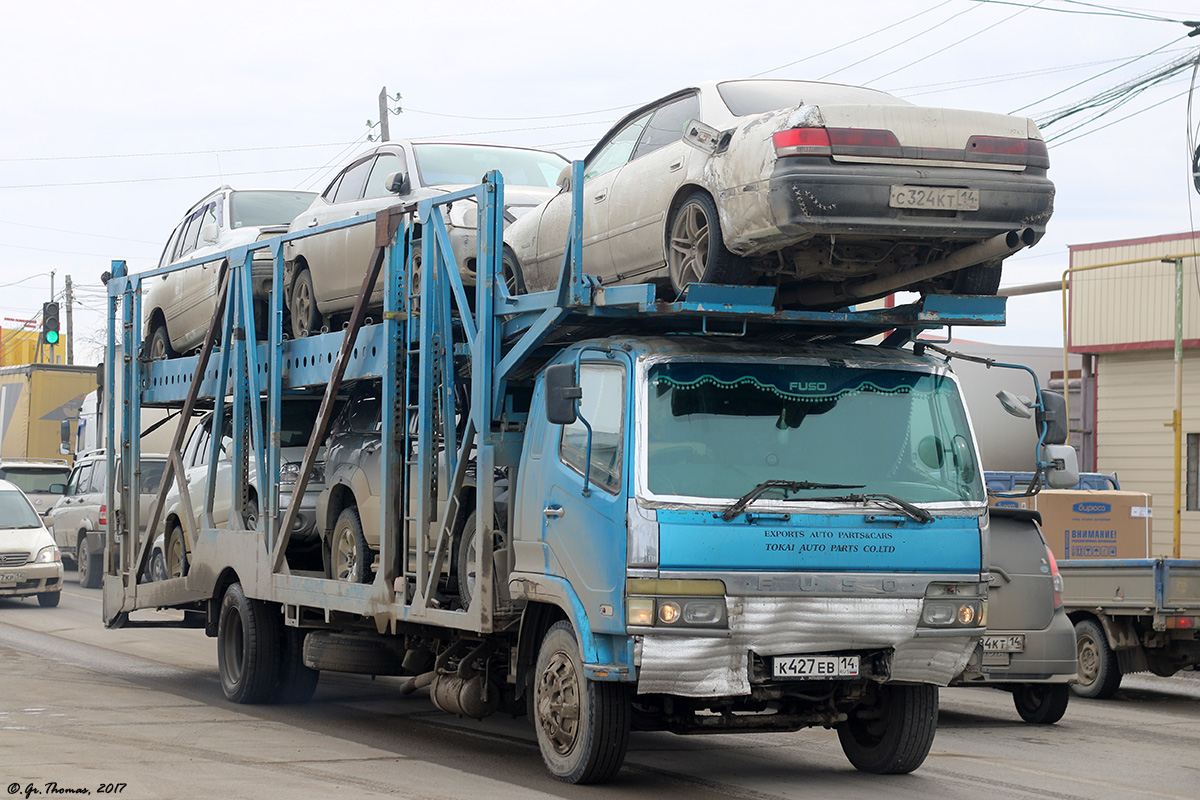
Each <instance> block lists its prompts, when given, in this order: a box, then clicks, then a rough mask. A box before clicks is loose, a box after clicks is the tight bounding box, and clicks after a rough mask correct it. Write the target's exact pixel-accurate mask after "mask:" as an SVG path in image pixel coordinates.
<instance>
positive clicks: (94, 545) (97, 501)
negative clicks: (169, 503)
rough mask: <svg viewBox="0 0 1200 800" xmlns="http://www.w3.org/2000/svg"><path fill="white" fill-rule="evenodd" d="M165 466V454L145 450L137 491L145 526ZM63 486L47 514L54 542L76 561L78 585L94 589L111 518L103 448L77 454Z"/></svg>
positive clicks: (118, 471)
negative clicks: (153, 453)
mask: <svg viewBox="0 0 1200 800" xmlns="http://www.w3.org/2000/svg"><path fill="white" fill-rule="evenodd" d="M166 467H167V457H166V456H165V455H152V454H146V455H143V456H142V458H141V470H140V475H139V478H138V481H139V482H138V487H137V495H138V505H139V517H138V518H139V519H140V520H141V524H142V528H143V529H145V525H146V521H147V520H149V519H150V511H151V508H152V506H153V503H154V501H155V500H156V499H157V497H158V487H159V484H160V483H161V482H162V476H163V471H164V470H165V469H166ZM117 474H120V468H119V467H118V470H117ZM62 489H63V492H62V495H63V496H62V497H60V498H59V500H58V502H57V503H55V504H54V507H53V508H52V509H50V514H49V515H48V516H49V519H50V520H51V522H52V523H53V533H54V542H55V544H57V545H58V546H59V549H61V550H62V552H63V553H64V554H65V557H66V558H68V559H70V560H71V561H74V562H75V566H76V569H78V571H79V585H80V586H83V587H84V588H87V589H92V588H95V587H97V586H99V585H100V580H101V577H102V575H103V564H102V563H101V561H102V557H103V555H104V534H105V527H106V525H107V521H108V461H107V456H106V455H105V452H104V450H93V451H90V452H88V453H86V454H81V455H80V456H79V457H78V458H76V460H75V466H74V467H72V468H71V476H70V477H69V478H68V479H67V483H66V486H64V487H62Z"/></svg>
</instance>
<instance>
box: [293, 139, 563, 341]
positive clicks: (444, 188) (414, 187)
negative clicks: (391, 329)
mask: <svg viewBox="0 0 1200 800" xmlns="http://www.w3.org/2000/svg"><path fill="white" fill-rule="evenodd" d="M566 165H567V161H566V159H564V158H563V157H562V156H560V155H558V154H557V153H552V152H549V151H545V150H534V149H531V148H525V147H507V146H502V145H492V144H479V143H470V142H443V141H428V142H421V141H410V140H397V141H392V142H388V143H386V144H381V145H379V146H377V147H375V148H373V149H371V150H369V151H368V152H366V153H363V154H362V155H360V156H358V157H356V158H355V159H354V161H352V162H351V163H350V164H349V165H347V166H346V167H345V168H344V169H342V170H341V171H340V172H339V173H338V174H337V176H336V177H335V178H334V179H333V180H332V181H331V182H330V184H329V186H328V188H326V189H325V191H324V192H322V193H321V195H320V197H318V198H317V199H316V200H314V201H313V203H312V205H311V206H310V207H309V208H308V209H307V210H306V211H304V213H302V214H300V215H299V216H297V217H296V218H295V220H293V221H292V224H291V227H290V228H289V231H290V232H292V233H296V232H302V231H305V230H307V229H309V228H313V227H316V226H318V225H324V224H327V223H331V222H336V221H338V220H344V219H350V218H352V217H364V218H365V217H367V216H374V215H375V214H376V213H377V212H379V211H382V210H383V209H385V208H388V207H389V206H394V205H397V204H399V203H410V202H411V203H416V202H417V201H420V200H424V199H427V198H432V197H438V196H440V195H444V194H447V193H449V192H454V191H457V190H459V189H465V188H468V187H471V186H474V185H476V184H478V183H480V182H481V181H482V180H483V178H484V176H485V175H486V174H487V173H488V172H490V171H491V170H499V171H500V174H501V175H503V177H504V217H505V220H506V221H508V222H511V221H512V220H514V219H516V218H518V217H520V216H521V215H522V214H524V213H525V212H527V211H529V210H530V209H532V208H534V207H535V206H537V205H538V204H539V203H541V202H543V201H545V200H547V199H549V198H550V197H552V196H553V195H554V194H555V192H556V191H557V189H555V188H554V187H555V183H554V182H555V181H556V180H557V179H558V177H559V175H560V174H561V172H562V170H563V168H564V167H565V166H566ZM446 225H447V235H448V236H449V239H450V247H451V250H452V252H453V255H454V258H455V260H456V262H457V264H458V267H459V272H460V274H461V275H462V278H463V282H464V283H466V284H470V285H473V284H474V283H475V259H476V240H477V234H476V231H477V229H478V214H477V208H476V204H475V203H474V202H473V201H470V200H466V201H463V202H461V203H454V204H453V205H452V206H451V207H450V209H449V211H448V213H447V215H446ZM374 246H375V226H374V225H372V224H370V223H367V224H363V225H354V226H351V227H348V228H340V229H337V230H332V231H325V232H323V233H318V234H314V235H312V236H305V237H301V238H296V239H292V240H291V241H289V242H287V243H286V244H285V245H284V259H285V265H284V269H285V272H284V283H285V294H284V297H285V298H286V300H287V303H288V310H289V313H290V316H291V328H292V330H291V333H292V336H294V337H296V338H299V337H301V336H304V335H306V334H307V333H310V332H311V333H316V332H317V331H318V330H319V329H320V328H321V327H322V325H323V324H324V323H326V322H328V321H330V320H331V318H332V317H335V316H337V315H345V314H347V313H348V312H349V311H350V310H351V309H353V308H354V302H355V300H356V299H357V298H358V295H359V294H360V290H361V287H362V281H363V276H364V275H365V274H366V272H367V267H368V266H369V264H368V262H369V261H370V257H371V253H372V251H373V249H374ZM382 288H383V287H382V281H380V282H378V283H377V284H376V291H375V294H374V295H373V304H374V305H375V306H378V307H382V306H383V293H382ZM511 288H516V287H515V286H513V287H511Z"/></svg>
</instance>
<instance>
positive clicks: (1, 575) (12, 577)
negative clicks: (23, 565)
mask: <svg viewBox="0 0 1200 800" xmlns="http://www.w3.org/2000/svg"><path fill="white" fill-rule="evenodd" d="M24 580H25V573H24V572H0V583H21V582H22V581H24Z"/></svg>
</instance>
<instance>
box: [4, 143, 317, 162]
mask: <svg viewBox="0 0 1200 800" xmlns="http://www.w3.org/2000/svg"><path fill="white" fill-rule="evenodd" d="M340 144H341V142H328V143H325V144H281V145H273V146H269V147H232V148H226V149H222V150H178V151H175V152H167V153H107V154H105V153H100V154H96V155H90V156H29V157H24V158H0V163H4V164H12V163H26V162H32V161H92V160H101V159H111V158H164V157H167V156H210V155H220V154H221V153H258V152H263V151H267V150H303V149H310V148H318V147H338V146H339V145H340Z"/></svg>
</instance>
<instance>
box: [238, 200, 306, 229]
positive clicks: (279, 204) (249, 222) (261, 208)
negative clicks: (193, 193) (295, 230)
mask: <svg viewBox="0 0 1200 800" xmlns="http://www.w3.org/2000/svg"><path fill="white" fill-rule="evenodd" d="M316 197H317V193H316V192H234V193H233V194H232V195H231V196H230V198H229V213H230V216H232V217H233V219H232V220H230V225H229V227H231V228H248V227H256V228H257V227H261V226H263V225H290V224H291V222H292V220H294V219H295V218H296V217H298V216H300V215H301V214H303V213H304V211H305V210H306V209H307V208H308V207H309V206H311V205H312V201H313V200H315V199H316Z"/></svg>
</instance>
